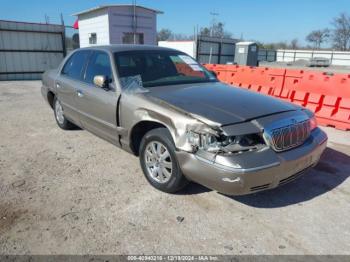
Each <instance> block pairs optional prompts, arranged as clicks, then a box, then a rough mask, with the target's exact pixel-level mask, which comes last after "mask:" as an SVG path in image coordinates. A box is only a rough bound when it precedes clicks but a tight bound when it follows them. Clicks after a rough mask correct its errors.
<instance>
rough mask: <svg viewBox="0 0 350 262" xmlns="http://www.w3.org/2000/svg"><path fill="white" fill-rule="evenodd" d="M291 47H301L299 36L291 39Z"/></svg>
mask: <svg viewBox="0 0 350 262" xmlns="http://www.w3.org/2000/svg"><path fill="white" fill-rule="evenodd" d="M290 48H292V49H298V48H299V41H298V39H297V38H294V39H293V40H292V41H290Z"/></svg>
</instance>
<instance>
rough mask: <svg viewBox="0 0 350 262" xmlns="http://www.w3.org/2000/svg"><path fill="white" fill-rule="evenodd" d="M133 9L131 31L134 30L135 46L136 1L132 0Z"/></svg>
mask: <svg viewBox="0 0 350 262" xmlns="http://www.w3.org/2000/svg"><path fill="white" fill-rule="evenodd" d="M132 2H133V7H134V16H133V27H134V28H133V29H134V45H135V44H136V30H137V24H136V0H133V1H132Z"/></svg>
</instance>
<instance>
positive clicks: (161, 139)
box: [139, 128, 189, 193]
mask: <svg viewBox="0 0 350 262" xmlns="http://www.w3.org/2000/svg"><path fill="white" fill-rule="evenodd" d="M175 151H176V149H175V145H174V142H173V139H172V137H171V134H170V133H169V131H168V130H167V129H166V128H156V129H153V130H151V131H149V132H148V133H146V135H144V137H143V138H142V141H141V145H140V149H139V156H140V164H141V168H142V171H143V173H144V175H145V177H146V179H147V181H148V182H149V183H150V184H151V185H152V186H153V187H155V188H157V189H158V190H160V191H163V192H166V193H175V192H177V191H179V190H181V189H183V188H184V187H185V186H186V185H187V184H188V183H189V181H188V180H187V179H186V177H185V176H184V175H183V174H182V172H181V169H180V166H179V163H178V161H177V158H176V154H175Z"/></svg>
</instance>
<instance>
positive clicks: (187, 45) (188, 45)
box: [158, 41, 196, 58]
mask: <svg viewBox="0 0 350 262" xmlns="http://www.w3.org/2000/svg"><path fill="white" fill-rule="evenodd" d="M158 45H159V46H162V47H168V48H173V49H176V50H179V51H182V52H184V53H186V54H188V55H189V56H192V57H194V58H195V56H196V53H195V41H159V42H158Z"/></svg>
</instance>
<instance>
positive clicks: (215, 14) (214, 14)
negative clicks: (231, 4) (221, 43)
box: [209, 12, 219, 64]
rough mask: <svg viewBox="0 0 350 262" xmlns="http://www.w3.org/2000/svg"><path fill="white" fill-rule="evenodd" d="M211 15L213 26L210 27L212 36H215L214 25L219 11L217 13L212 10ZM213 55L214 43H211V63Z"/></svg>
mask: <svg viewBox="0 0 350 262" xmlns="http://www.w3.org/2000/svg"><path fill="white" fill-rule="evenodd" d="M210 15H211V16H212V20H211V28H210V37H213V33H214V32H213V31H214V25H215V23H216V19H215V17H216V16H219V13H215V12H210ZM212 56H213V46H212V43H210V52H209V64H211V58H212Z"/></svg>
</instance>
